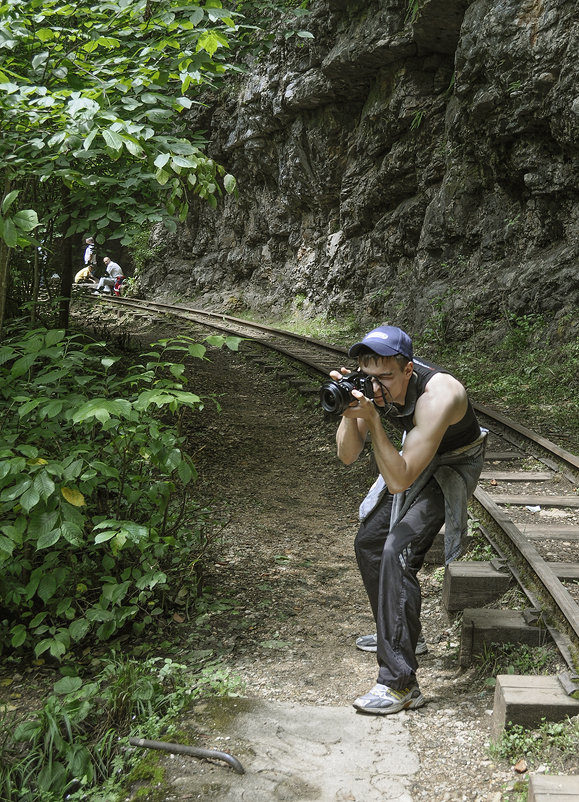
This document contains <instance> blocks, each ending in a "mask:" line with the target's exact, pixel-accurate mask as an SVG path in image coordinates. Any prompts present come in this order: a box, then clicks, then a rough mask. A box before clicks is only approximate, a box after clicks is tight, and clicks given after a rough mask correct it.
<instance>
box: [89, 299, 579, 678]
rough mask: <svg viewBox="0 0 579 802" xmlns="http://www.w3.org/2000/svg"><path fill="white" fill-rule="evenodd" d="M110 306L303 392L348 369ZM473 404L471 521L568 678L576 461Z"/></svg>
mask: <svg viewBox="0 0 579 802" xmlns="http://www.w3.org/2000/svg"><path fill="white" fill-rule="evenodd" d="M91 300H92V299H91ZM94 300H95V301H96V298H95V299H94ZM111 301H113V302H114V304H115V306H117V307H120V308H123V309H127V310H132V311H135V312H137V313H140V314H143V313H145V314H162V315H171V316H172V317H173V318H177V319H182V320H187V321H189V322H192V323H194V324H197V325H199V326H201V327H209V328H211V329H214V330H218V331H221V332H223V333H227V334H229V335H237V336H240V337H243V338H246V339H248V340H251V342H252V343H258V344H259V345H261V346H263V347H264V348H265V349H269V350H270V351H271V350H273V351H275V352H277V353H278V354H281V355H282V356H284V357H286V358H287V359H288V360H290V362H294V363H295V362H296V361H297V362H299V365H300V367H299V370H298V371H297V372H296V380H295V382H294V385H296V386H299V385H300V384H301V385H302V388H301V389H303V390H304V391H309V392H310V393H316V392H317V388H318V387H319V384H320V380H321V379H322V378H323V377H327V374H328V373H329V371H330V370H332V369H335V368H336V367H337V366H341V365H343V364H349V360H348V359H347V349H346V348H342V347H340V346H335V345H330V344H328V343H324V342H321V341H319V340H316V339H314V338H311V337H307V336H303V335H299V334H295V333H292V332H288V331H282V330H280V329H276V328H272V327H270V326H266V325H264V324H260V323H257V322H251V321H246V320H241V319H239V318H236V317H232V316H228V315H222V314H218V313H212V312H206V311H204V310H199V309H193V308H189V307H187V306H185V305H181V304H174V305H173V304H166V303H162V302H153V301H137V300H133V299H128V298H115V299H111ZM279 370H280V373H282V374H283V377H284V378H287V377H288V373H287V371H288V366H287V364H286V366H285V368H284V369H283V370H285V373H284V372H283V370H282V369H279ZM290 373H291V371H290ZM474 406H475V408H476V410H477V414H478V416H479V419H480V422H481V424H482V425H483V426H485V427H486V428H487V429H488V430H489V438H488V447H487V455H486V463H485V468H484V471H483V473H482V475H481V480H480V483H479V486H478V488H477V489H476V491H475V494H474V504H473V506H474V509H475V511H474V515H475V517H476V518H477V519H478V520H480V525H481V529H482V531H483V532H484V534H485V535H486V537H487V539H488V540H489V543H490V544H491V546H492V548H493V549H494V551H495V552H496V553H497V555H498V557H499V559H502V560H503V561H504V563H505V564H508V570H509V571H510V572H511V574H512V576H513V577H514V579H515V581H516V582H517V583H518V584H519V585H520V587H521V589H522V591H523V592H524V593H525V595H526V596H527V598H528V600H529V604H530V606H531V608H533V609H535V610H541V611H542V612H541V615H542V617H543V618H544V619H546V620H547V621H548V624H547V628H548V630H549V632H550V633H551V635H552V637H553V639H554V641H555V643H556V645H557V646H558V648H559V651H560V652H561V654H562V656H563V658H564V660H565V661H566V663H567V665H568V667H569V670H570V672H571V674H572V675H573V673H574V672H576V671H577V670H578V667H579V493H578V486H579V457H577V456H576V455H574V454H572V453H570V452H567V451H566V450H565V449H563V448H561V447H560V446H558V445H556V444H555V443H552V442H550V441H549V440H548V439H546V438H544V437H542V436H540V435H538V434H536V433H534V432H532V431H530V430H529V429H527V428H526V427H524V426H521V425H520V424H517V423H516V422H515V421H512V420H510V419H508V418H507V417H506V416H504V415H502V414H501V413H499V412H496V411H495V410H492V409H490V408H489V407H487V406H483V405H481V404H477V403H476V402H475V403H474Z"/></svg>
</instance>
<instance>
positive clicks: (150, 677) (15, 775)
mask: <svg viewBox="0 0 579 802" xmlns="http://www.w3.org/2000/svg"><path fill="white" fill-rule="evenodd" d="M235 692H236V684H235V680H232V678H231V677H230V675H229V674H228V672H226V671H223V670H219V669H216V668H214V667H211V666H207V667H205V668H203V669H202V670H200V671H199V672H198V673H197V675H196V677H195V681H194V682H192V679H191V671H190V668H189V667H187V666H184V665H180V664H178V663H174V662H173V661H172V660H170V659H168V658H164V659H161V658H151V659H149V660H145V661H136V660H132V659H128V658H124V657H120V656H113V657H112V659H110V660H109V661H108V662H107V663H106V665H105V668H104V669H103V670H102V671H101V673H100V674H98V675H97V676H96V677H94V678H92V679H90V680H88V681H83V679H82V678H81V677H80V676H77V675H75V674H74V673H72V674H69V675H65V676H64V677H62V679H60V680H59V681H58V682H56V683H55V684H54V687H53V693H51V694H50V695H49V696H48V698H47V699H46V701H45V702H44V704H43V706H42V708H41V709H40V710H39V711H38V712H37V713H35V714H34V715H33V716H32V717H30V718H28V719H27V720H25V721H20V722H12V721H10V720H9V719H7V718H5V719H4V720H3V721H2V722H1V723H0V799H1V800H3V802H16V801H18V802H59V801H60V800H62V799H63V798H66V799H67V800H69V801H70V802H73V800H79V802H80V801H81V800H82V802H88V801H89V800H90V802H112V800H115V799H118V798H119V794H120V793H121V789H120V786H119V782H120V781H122V780H123V779H126V778H127V777H128V779H129V780H130V774H129V772H130V770H131V769H132V768H133V767H134V766H135V765H136V763H137V762H138V760H139V758H140V753H139V752H138V751H136V750H134V749H130V748H129V741H128V738H129V736H131V735H132V736H135V737H139V738H150V739H156V738H158V737H160V735H161V734H163V736H164V737H166V736H167V734H168V733H170V732H171V726H172V721H173V719H174V718H175V717H176V716H177V714H178V713H179V712H180V711H181V710H183V708H185V707H186V706H187V705H188V704H189V703H190V701H192V700H193V699H195V698H197V697H199V696H201V695H203V694H208V693H210V694H212V695H225V694H232V693H235ZM123 796H125V795H124V794H123Z"/></svg>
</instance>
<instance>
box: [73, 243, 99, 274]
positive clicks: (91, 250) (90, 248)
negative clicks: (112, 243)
mask: <svg viewBox="0 0 579 802" xmlns="http://www.w3.org/2000/svg"><path fill="white" fill-rule="evenodd" d="M85 245H86V248H85V250H84V266H85V267H90V268H91V273H92V272H93V270H94V268H95V267H96V263H97V260H96V250H95V244H94V239H93V238H92V237H87V238H86V240H85ZM75 280H76V279H75Z"/></svg>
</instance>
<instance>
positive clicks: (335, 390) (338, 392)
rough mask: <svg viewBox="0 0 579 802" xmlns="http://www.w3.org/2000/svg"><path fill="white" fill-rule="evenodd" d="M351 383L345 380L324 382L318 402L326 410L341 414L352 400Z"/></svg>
mask: <svg viewBox="0 0 579 802" xmlns="http://www.w3.org/2000/svg"><path fill="white" fill-rule="evenodd" d="M351 390H352V385H351V384H349V383H345V382H335V381H331V382H326V384H323V385H322V387H321V389H320V403H321V405H322V408H323V409H324V410H325V411H326V412H330V413H332V414H334V415H341V414H342V412H343V411H344V410H345V409H346V407H347V406H348V405H349V404H350V402H351V401H352V395H351Z"/></svg>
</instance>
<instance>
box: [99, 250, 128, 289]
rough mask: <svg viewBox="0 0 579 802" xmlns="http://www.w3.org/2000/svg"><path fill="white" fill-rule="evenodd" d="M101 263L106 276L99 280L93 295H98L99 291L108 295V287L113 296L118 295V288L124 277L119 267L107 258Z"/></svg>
mask: <svg viewBox="0 0 579 802" xmlns="http://www.w3.org/2000/svg"><path fill="white" fill-rule="evenodd" d="M103 262H104V263H105V267H106V271H107V275H106V276H103V277H102V278H100V279H99V283H98V285H97V288H96V290H95V291H94V293H93V295H100V293H101V291H103V292H109V293H110V289H109V288H110V287H112V288H113V292H114V293H115V295H120V289H119V288H120V286H121V282H122V280H123V279H124V277H125V276H124V274H123V270H122V268H121V266H120V265H118V264H117V263H116V262H113V260H112V259H111V258H110V257H108V256H105V258H104V259H103ZM105 288H106V289H105Z"/></svg>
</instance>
